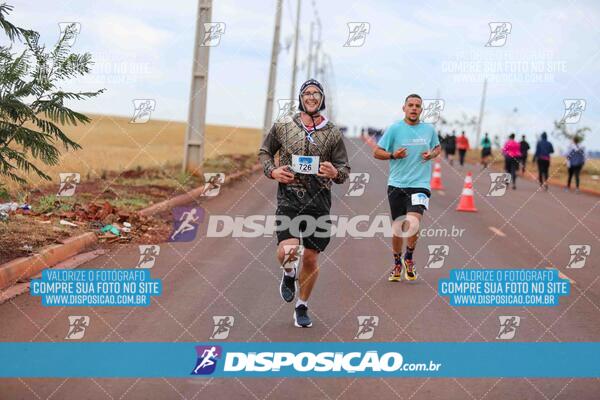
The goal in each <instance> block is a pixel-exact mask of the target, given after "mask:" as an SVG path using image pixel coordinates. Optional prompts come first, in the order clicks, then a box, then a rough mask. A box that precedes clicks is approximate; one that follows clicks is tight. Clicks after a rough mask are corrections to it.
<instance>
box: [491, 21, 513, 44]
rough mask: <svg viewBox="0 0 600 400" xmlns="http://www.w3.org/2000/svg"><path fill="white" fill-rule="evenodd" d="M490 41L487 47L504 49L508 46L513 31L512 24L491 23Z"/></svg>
mask: <svg viewBox="0 0 600 400" xmlns="http://www.w3.org/2000/svg"><path fill="white" fill-rule="evenodd" d="M489 26H490V39H489V40H488V41H487V43H486V44H485V47H502V46H504V45H505V44H506V40H507V39H508V35H509V34H510V32H511V31H512V24H511V23H510V22H490V23H489Z"/></svg>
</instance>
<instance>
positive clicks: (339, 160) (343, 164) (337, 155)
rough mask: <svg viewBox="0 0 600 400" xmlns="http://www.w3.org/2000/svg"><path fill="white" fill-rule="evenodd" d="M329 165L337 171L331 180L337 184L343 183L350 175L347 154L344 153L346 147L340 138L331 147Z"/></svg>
mask: <svg viewBox="0 0 600 400" xmlns="http://www.w3.org/2000/svg"><path fill="white" fill-rule="evenodd" d="M331 163H332V164H333V166H334V167H335V168H336V169H337V170H338V173H337V176H336V177H335V178H333V182H335V183H338V184H342V183H344V182H345V181H346V179H348V176H349V175H350V165H349V163H348V152H347V151H346V145H345V144H344V139H343V138H342V137H340V140H338V142H337V143H336V144H335V146H334V147H333V150H332V152H331Z"/></svg>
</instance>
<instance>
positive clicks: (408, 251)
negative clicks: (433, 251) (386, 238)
mask: <svg viewBox="0 0 600 400" xmlns="http://www.w3.org/2000/svg"><path fill="white" fill-rule="evenodd" d="M413 251H415V248H414V247H413V248H412V249H411V248H410V247H408V246H406V253H404V258H405V259H406V260H412V253H413Z"/></svg>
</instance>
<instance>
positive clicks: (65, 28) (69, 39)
mask: <svg viewBox="0 0 600 400" xmlns="http://www.w3.org/2000/svg"><path fill="white" fill-rule="evenodd" d="M58 28H59V29H60V36H59V38H58V40H63V41H64V43H65V44H67V45H68V46H69V47H71V46H73V45H74V44H75V40H77V36H78V35H79V33H80V32H81V24H80V23H79V22H59V23H58Z"/></svg>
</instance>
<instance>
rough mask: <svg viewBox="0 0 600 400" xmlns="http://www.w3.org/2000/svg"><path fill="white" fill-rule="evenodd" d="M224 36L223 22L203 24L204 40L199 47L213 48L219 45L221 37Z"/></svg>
mask: <svg viewBox="0 0 600 400" xmlns="http://www.w3.org/2000/svg"><path fill="white" fill-rule="evenodd" d="M224 34H225V22H205V23H204V38H203V39H202V44H201V46H203V47H215V46H218V45H219V43H221V36H223V35H224Z"/></svg>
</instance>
